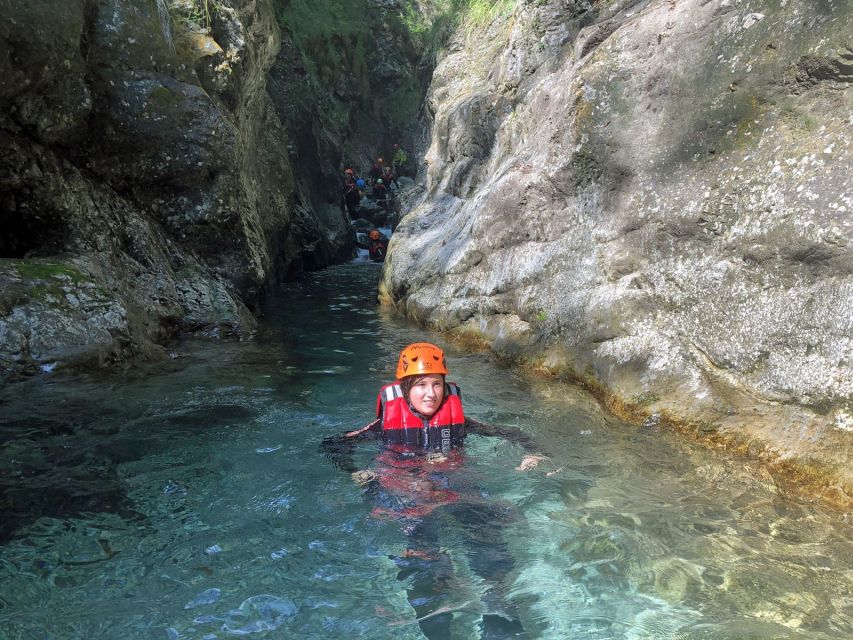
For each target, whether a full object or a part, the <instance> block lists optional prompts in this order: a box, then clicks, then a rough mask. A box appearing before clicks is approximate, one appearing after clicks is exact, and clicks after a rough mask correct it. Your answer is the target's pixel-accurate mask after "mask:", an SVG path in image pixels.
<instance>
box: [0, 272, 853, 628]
mask: <svg viewBox="0 0 853 640" xmlns="http://www.w3.org/2000/svg"><path fill="white" fill-rule="evenodd" d="M377 278H378V267H376V266H375V265H369V264H353V265H347V266H344V267H339V268H335V269H330V270H328V271H325V272H322V273H319V274H313V275H311V276H309V277H308V278H306V280H305V281H304V282H302V283H298V284H291V285H286V286H284V287H282V288H281V289H280V290H278V291H277V292H276V294H275V296H274V297H273V299H272V300H271V301H270V303H269V304H268V307H267V312H266V315H265V317H264V318H263V319H262V323H261V326H260V328H259V330H258V333H257V336H256V337H255V339H254V340H251V341H242V342H237V341H234V342H206V341H191V342H187V343H184V344H180V345H177V346H175V348H174V353H173V355H174V358H173V359H170V360H169V361H167V362H165V363H160V364H156V365H149V366H145V367H139V368H135V369H133V370H130V371H127V372H124V373H116V372H113V373H110V374H104V375H99V376H91V375H89V376H83V375H70V374H58V375H53V376H45V377H41V378H38V379H32V380H29V381H26V382H24V383H19V384H15V385H11V386H9V385H7V386H6V387H5V388H4V389H3V390H2V391H0V438H2V442H3V456H2V461H0V496H2V497H0V501H2V502H0V504H2V509H3V519H2V523H0V638H3V639H15V638H22V639H27V640H30V639H47V638H50V639H60V638H61V639H68V638H81V639H82V638H85V639H87V640H88V639H93V640H94V639H101V638H103V639H107V638H109V639H114V638H131V639H134V638H155V639H162V640H167V639H169V638H186V639H197V640H201V639H205V640H212V639H213V638H230V637H235V636H241V637H249V638H339V637H356V638H371V639H373V638H376V639H385V638H388V639H390V638H394V639H399V638H422V637H424V636H423V633H422V630H421V625H419V624H418V620H417V616H418V615H419V614H418V613H416V608H413V606H411V605H410V603H409V602H408V600H409V598H411V597H412V593H414V592H415V591H417V590H418V589H419V588H420V587H419V585H421V584H422V582H419V580H422V579H427V582H428V583H429V584H430V585H431V587H430V588H431V589H432V591H433V594H432V596H430V597H434V599H435V602H436V603H437V604H436V607H437V608H439V609H440V610H441V611H444V612H448V613H452V622H450V626H449V630H447V629H446V630H445V632H446V637H452V638H460V639H467V638H479V637H481V635H482V636H483V637H491V638H499V637H512V636H511V635H510V631H509V629H510V627H509V626H504V627H503V628H502V629H497V630H495V629H490V628H488V627H487V630H486V631H483V630H482V628H483V619H484V618H483V616H484V615H485V616H486V617H487V619H488V618H489V616H492V618H491V619H495V618H494V616H500V617H501V619H504V620H514V621H515V622H517V623H518V625H520V627H523V628H524V630H525V633H526V634H527V635H526V636H520V637H528V638H554V639H562V638H572V639H576V640H593V639H596V640H597V639H602V640H603V639H611V638H612V639H626V640H628V639H632V640H633V639H640V638H648V639H669V638H672V639H692V640H699V639H709V640H710V639H714V640H721V639H743V638H756V639H759V638H760V639H767V638H771V639H777V638H778V639H782V638H786V639H787V638H815V639H824V638H825V639H830V638H831V639H837V638H847V637H853V542H851V527H850V525H849V522H848V520H847V519H846V516H845V515H844V514H834V513H831V512H828V511H825V510H823V509H821V508H820V506H818V505H811V504H804V503H801V502H798V501H794V500H791V499H788V498H785V497H782V496H780V495H779V494H778V493H777V492H776V490H775V489H774V486H773V484H772V482H770V480H769V479H768V478H767V477H765V476H764V475H762V473H761V471H760V470H759V469H752V468H750V465H749V464H746V463H744V462H743V461H737V460H729V459H727V458H722V457H719V456H717V455H715V454H713V453H711V452H708V451H705V450H703V449H700V448H696V447H694V446H692V445H690V444H688V443H685V442H683V441H681V440H679V439H678V438H676V437H674V436H672V435H670V434H668V433H666V432H655V431H654V430H649V429H643V428H637V427H633V426H628V425H625V424H623V423H621V422H619V421H618V420H616V419H614V418H613V417H611V416H608V415H606V414H604V413H603V412H602V411H601V410H600V409H599V408H598V406H597V405H596V404H595V402H594V401H592V400H591V399H590V398H589V397H587V396H586V395H584V394H583V393H581V392H579V391H576V390H573V389H570V388H566V387H563V386H560V385H556V384H553V383H550V382H547V381H531V380H528V379H524V378H522V377H520V376H519V375H517V374H516V373H514V372H512V371H510V370H507V369H505V368H503V367H502V366H501V365H500V364H499V363H497V362H495V360H494V359H493V358H492V357H491V356H489V355H488V354H485V353H474V354H470V353H464V352H461V351H459V350H458V349H455V348H454V347H452V346H450V345H446V346H447V352H448V358H449V363H450V366H451V369H452V376H451V377H452V378H453V379H455V380H457V381H458V382H459V383H460V384H461V385H462V388H463V393H464V394H465V395H464V397H465V404H466V409H467V411H468V413H470V414H471V415H472V416H474V417H476V418H478V419H480V420H483V421H487V422H493V423H498V424H503V425H507V426H509V427H513V428H516V429H518V430H520V431H522V432H524V433H526V434H527V435H528V436H530V437H531V438H532V439H533V441H534V442H535V445H536V446H537V447H539V448H541V452H542V453H543V454H546V455H547V456H548V459H547V460H545V461H543V462H541V463H540V464H539V466H537V467H536V468H533V469H530V470H527V471H521V470H517V469H516V467H517V466H518V465H519V463H520V461H521V459H522V456H523V455H524V454H525V450H524V449H523V448H522V447H521V446H519V444H517V443H515V442H512V441H507V440H503V439H499V438H491V437H482V436H472V437H469V439H468V441H467V446H466V456H467V459H466V462H465V464H464V465H462V466H461V467H460V468H457V469H454V470H449V471H446V472H442V473H440V474H435V476H436V477H439V476H440V477H439V480H440V481H442V482H446V483H447V486H448V487H450V488H452V489H453V490H454V491H455V492H456V493H457V494H458V495H459V500H458V501H457V502H455V503H454V504H453V505H444V506H440V507H438V508H436V509H435V510H434V511H432V512H431V513H430V514H428V515H426V516H424V517H423V518H421V519H417V518H414V519H406V520H403V519H399V518H396V517H393V516H391V517H389V516H388V515H383V514H382V513H380V512H379V511H375V508H376V507H377V506H379V507H382V506H383V503H381V502H377V498H374V497H372V496H370V495H368V494H367V493H366V492H365V490H364V488H362V487H361V486H360V485H359V484H357V483H356V482H354V481H353V479H352V478H351V477H350V476H349V474H347V473H344V472H342V471H340V470H338V469H336V468H335V467H334V466H333V465H332V464H331V463H330V461H329V460H328V459H327V457H326V456H325V455H324V453H323V452H322V451H321V450H320V443H321V441H322V440H323V438H325V437H327V436H331V435H334V434H337V433H340V432H342V431H345V430H348V429H352V428H355V427H358V426H361V425H362V424H364V423H365V422H367V421H368V420H369V419H370V418H371V417H372V416H371V414H372V411H373V406H374V401H375V393H376V391H377V390H378V388H379V386H380V385H381V384H383V383H384V382H386V381H388V380H390V378H391V377H392V375H393V366H394V359H395V354H396V353H397V351H398V350H399V349H400V348H401V347H402V346H404V345H405V344H407V343H408V342H411V341H414V340H417V339H422V338H427V339H431V340H434V341H437V342H439V343H441V344H444V343H443V342H442V339H441V337H440V336H436V335H432V334H424V333H422V332H420V331H418V330H417V329H415V328H413V327H411V326H408V325H405V324H403V323H401V322H400V321H398V320H395V319H392V318H389V317H386V316H384V315H383V313H382V312H381V311H380V310H378V309H377V308H376V306H375V303H374V298H375V288H376V281H377ZM378 453H379V450H378V447H377V445H375V444H373V443H367V444H365V445H363V446H361V447H359V449H358V450H357V451H356V453H355V461H356V462H357V464H358V466H359V467H360V468H364V469H368V468H374V469H375V468H376V466H377V462H376V456H377V454H378ZM431 478H432V476H431ZM406 549H410V550H413V551H415V552H417V553H421V555H422V556H423V557H422V558H421V557H418V556H417V555H416V556H415V557H414V558H412V559H411V560H409V559H406V558H405V556H406V553H405V552H406ZM430 554H431V555H430ZM435 558H438V559H439V560H435ZM421 560H423V561H421ZM407 567H408V569H407ZM418 571H420V572H421V573H420V574H418V573H417V572H418ZM419 576H420V577H419ZM435 619H437V617H436V616H433V617H432V618H430V619H428V620H426V621H422V623H425V624H428V622H429V621H430V620H435ZM513 628H515V629H517V628H519V627H513ZM502 634H503V635H502ZM434 637H435V636H434Z"/></svg>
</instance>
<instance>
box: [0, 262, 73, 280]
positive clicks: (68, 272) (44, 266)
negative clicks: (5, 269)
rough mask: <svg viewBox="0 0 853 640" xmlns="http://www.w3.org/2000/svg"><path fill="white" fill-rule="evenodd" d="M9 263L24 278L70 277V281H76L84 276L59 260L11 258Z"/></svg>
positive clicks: (58, 278) (59, 278)
mask: <svg viewBox="0 0 853 640" xmlns="http://www.w3.org/2000/svg"><path fill="white" fill-rule="evenodd" d="M11 264H12V266H13V267H15V270H16V271H17V272H18V274H19V275H20V276H21V277H22V278H24V279H33V280H36V279H38V280H48V279H51V280H53V279H57V280H61V279H62V278H70V279H71V281H72V282H74V283H77V282H80V281H81V280H83V279H84V278H85V276H84V275H83V274H82V273H81V272H80V271H78V270H77V269H75V268H74V267H71V266H69V265H67V264H63V263H61V262H43V261H38V260H12V261H11Z"/></svg>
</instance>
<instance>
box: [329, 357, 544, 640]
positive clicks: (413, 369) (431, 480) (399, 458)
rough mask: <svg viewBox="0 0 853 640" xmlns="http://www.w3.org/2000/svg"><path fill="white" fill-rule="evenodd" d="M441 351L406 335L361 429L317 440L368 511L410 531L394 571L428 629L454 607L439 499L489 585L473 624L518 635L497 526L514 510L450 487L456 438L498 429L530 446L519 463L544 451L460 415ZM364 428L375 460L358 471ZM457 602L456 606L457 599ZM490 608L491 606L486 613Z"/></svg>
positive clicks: (508, 564) (441, 624)
mask: <svg viewBox="0 0 853 640" xmlns="http://www.w3.org/2000/svg"><path fill="white" fill-rule="evenodd" d="M447 373H448V369H447V362H446V360H445V357H444V352H443V351H442V350H441V349H440V348H438V347H437V346H435V345H434V344H430V343H428V342H416V343H414V344H410V345H409V346H407V347H406V348H405V349H403V350H402V352H401V353H400V356H399V359H398V362H397V380H395V381H394V382H393V383H391V384H388V385H385V386H384V387H382V389H381V390H380V392H379V397H378V398H377V401H376V419H375V420H373V421H372V422H371V423H369V424H367V425H365V426H364V427H362V428H361V429H358V430H355V431H350V432H347V433H345V434H343V435H342V436H337V437H332V438H327V439H326V440H324V442H323V449H324V450H325V451H326V453H327V454H328V455H329V457H330V458H331V459H332V461H333V462H334V464H335V465H336V466H338V467H339V468H341V469H343V470H345V471H348V472H349V473H351V474H352V476H353V478H354V479H355V480H356V481H357V482H358V483H359V484H361V485H362V486H363V487H365V492H366V493H367V494H368V495H370V496H371V497H372V498H373V500H374V503H375V504H376V506H375V508H374V510H373V514H374V515H376V516H380V517H391V518H394V519H396V520H398V521H399V522H401V524H402V525H403V527H402V528H403V531H404V532H405V533H406V535H407V536H408V539H409V544H408V548H407V549H406V551H405V552H404V553H403V555H402V556H394V561H395V562H396V563H397V565H398V566H399V567H400V573H399V574H398V578H399V579H400V580H403V579H409V580H410V586H409V588H408V598H409V602H410V604H411V605H412V607H413V608H414V610H415V612H416V614H417V616H418V624H419V625H420V627H421V630H422V631H423V633H424V635H426V637H427V638H430V639H431V640H433V639H438V638H449V637H450V624H451V621H452V619H453V610H454V607H453V606H452V604H451V603H450V602H449V598H452V593H451V592H450V589H449V588H448V587H449V586H450V585H452V584H454V583H455V580H453V568H452V563H451V561H450V557H449V556H448V555H447V553H446V552H444V551H442V550H441V545H440V537H441V536H440V534H441V528H442V527H441V526H440V523H439V522H438V520H437V519H436V516H437V515H438V514H435V515H433V516H431V515H430V514H432V513H433V512H434V511H435V510H436V509H438V508H439V507H442V508H443V510H444V511H448V512H450V513H451V515H452V516H453V518H454V519H455V520H456V522H457V523H458V524H460V525H461V530H462V531H463V532H466V533H468V534H471V537H474V536H476V541H475V544H473V545H469V546H470V550H469V553H468V554H467V555H468V556H469V561H470V564H471V566H472V568H473V569H474V570H475V572H476V573H477V574H479V575H480V576H481V577H482V578H483V579H484V580H486V581H487V582H488V583H489V584H492V585H493V587H492V588H490V589H489V594H490V600H491V602H488V601H485V600H486V598H483V600H484V602H483V603H482V604H481V606H485V608H486V612H485V613H484V614H483V620H482V623H481V629H482V637H484V638H486V637H488V638H510V637H512V638H524V637H527V635H526V634H525V633H524V629H523V628H522V627H521V624H520V622H519V621H518V620H517V619H515V616H514V613H513V610H512V607H511V606H508V604H507V602H506V601H505V599H504V598H503V597H502V592H503V591H504V586H505V585H504V582H505V580H504V579H505V578H506V576H507V574H508V573H509V572H510V570H511V569H512V566H513V562H512V558H511V556H510V554H509V551H508V549H507V548H506V544H505V543H504V541H503V539H502V535H501V528H502V527H501V526H500V525H501V523H506V522H507V520H508V515H511V514H512V513H513V511H512V509H511V508H509V509H508V508H507V505H496V504H491V503H489V502H488V501H484V500H483V497H482V495H481V492H475V491H470V490H469V491H468V492H465V491H461V492H460V491H457V490H456V489H457V488H458V487H455V486H454V483H453V480H454V479H455V475H456V474H455V473H454V472H458V471H459V470H460V469H461V467H462V464H463V462H464V453H463V449H462V446H463V443H464V440H465V437H466V436H467V435H468V434H470V433H477V434H481V435H487V436H497V437H501V438H505V439H508V440H511V441H514V442H517V443H518V444H520V445H521V446H522V447H523V448H524V449H525V450H527V451H528V452H530V453H529V454H528V455H526V456H524V458H523V459H522V461H521V464H520V465H519V466H518V467H516V469H518V470H527V469H530V468H533V467H535V466H536V465H537V464H538V463H539V462H540V461H541V460H543V459H544V458H543V457H542V456H540V455H536V454H534V453H532V452H533V451H535V449H534V447H533V442H532V440H531V438H530V437H529V436H527V435H526V434H524V433H523V432H522V431H520V430H517V429H510V428H506V427H497V426H492V425H487V424H484V423H482V422H478V421H476V420H473V419H471V418H470V417H468V416H466V415H465V412H464V410H463V408H462V393H461V391H460V389H459V386H458V385H457V384H455V383H453V382H448V381H447V380H446V378H445V376H446V375H447ZM371 435H375V436H378V437H381V439H382V440H383V442H384V446H383V449H382V452H381V453H380V454H379V456H378V458H377V459H376V464H375V465H372V468H370V469H364V470H360V469H358V468H357V467H356V466H355V465H354V463H353V458H352V456H353V450H354V446H355V443H356V442H358V441H360V440H363V439H365V438H367V437H370V436H371ZM456 608H457V609H458V608H459V607H456ZM495 611H497V612H495Z"/></svg>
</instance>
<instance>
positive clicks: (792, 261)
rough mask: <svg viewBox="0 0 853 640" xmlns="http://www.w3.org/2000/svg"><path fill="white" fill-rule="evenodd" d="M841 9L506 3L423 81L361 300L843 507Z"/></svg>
mask: <svg viewBox="0 0 853 640" xmlns="http://www.w3.org/2000/svg"><path fill="white" fill-rule="evenodd" d="M851 34H853V7H851V5H850V4H849V3H847V2H842V1H841V0H783V1H782V2H774V3H767V2H759V1H757V0H743V1H739V2H735V1H732V0H645V1H638V0H613V1H601V2H597V1H591V0H525V1H519V2H517V3H516V7H515V10H514V12H513V13H512V15H511V16H509V17H498V18H496V19H495V20H494V21H492V22H491V24H490V25H489V26H488V27H487V28H484V29H477V28H470V27H469V28H467V29H462V30H460V31H459V32H458V33H457V34H456V36H455V38H454V39H453V41H452V42H451V44H450V46H449V47H448V49H447V50H446V51H445V53H444V56H443V57H442V58H441V60H440V62H439V65H438V68H437V69H436V72H435V75H434V77H433V81H432V86H431V88H430V91H429V95H428V107H429V111H430V113H431V114H432V116H433V129H432V130H433V133H432V139H431V143H430V147H429V150H428V152H427V156H426V160H427V162H428V165H429V170H428V175H427V185H426V193H425V196H424V198H423V200H422V201H421V203H420V205H419V206H418V207H417V208H415V209H414V210H413V211H412V212H411V213H410V214H409V215H408V216H407V217H406V218H404V220H403V222H402V223H401V225H400V227H399V228H398V230H397V233H396V234H395V236H394V238H393V240H392V243H391V247H390V254H389V259H388V261H387V263H386V267H385V270H384V272H383V280H382V283H381V288H380V296H381V299H382V300H383V301H384V303H386V304H389V305H394V306H395V307H397V308H398V309H399V310H400V311H401V312H402V313H405V314H406V315H408V316H409V317H411V318H414V319H416V320H418V321H420V322H422V323H424V324H427V325H430V326H433V327H436V328H438V329H441V330H445V331H448V332H451V333H452V334H453V335H455V336H457V337H459V338H460V339H475V340H480V341H484V342H485V343H487V344H488V345H489V346H490V347H491V348H493V349H494V350H495V351H497V352H498V353H501V354H503V355H505V356H507V357H509V358H511V359H514V360H516V361H519V362H523V363H527V364H530V365H533V366H535V367H538V368H541V369H543V370H546V371H549V372H553V373H556V374H560V375H564V376H567V377H569V378H572V379H574V380H577V381H581V382H583V383H584V384H586V385H588V386H589V387H591V388H593V389H595V390H597V391H598V392H599V393H600V394H601V397H602V398H605V399H606V401H607V402H608V403H610V405H611V406H612V407H614V408H616V409H618V410H620V411H621V412H623V413H624V414H626V415H630V416H632V417H633V418H635V419H636V420H637V421H638V422H643V421H644V423H645V425H646V426H647V427H656V426H657V425H658V424H660V423H661V422H664V423H667V422H668V423H670V424H671V425H673V426H675V427H677V428H679V429H682V430H684V431H687V432H689V433H690V434H692V435H693V436H695V437H697V438H699V439H701V440H705V441H707V442H710V443H714V444H722V445H725V446H728V447H730V448H732V449H734V450H737V451H739V452H743V453H746V454H748V455H750V456H753V457H754V458H760V459H762V460H764V461H765V462H766V463H767V465H766V467H765V468H766V469H768V470H769V471H770V473H771V474H772V475H773V478H774V479H775V481H776V482H778V483H779V484H780V485H785V484H786V483H789V482H793V483H795V484H797V485H798V486H799V487H800V488H803V489H805V490H806V491H807V492H811V493H814V494H820V495H822V496H823V497H824V498H826V499H828V500H830V501H835V502H837V503H838V504H843V505H850V504H851V503H853V464H851V450H853V403H851V396H853V275H851V274H853V247H851V244H850V231H851V219H852V218H851V207H853V200H852V198H853V189H851V187H853V171H851V169H853V163H851V147H850V144H851V137H850V131H851V125H853V101H851V95H853V94H851V83H853V40H851Z"/></svg>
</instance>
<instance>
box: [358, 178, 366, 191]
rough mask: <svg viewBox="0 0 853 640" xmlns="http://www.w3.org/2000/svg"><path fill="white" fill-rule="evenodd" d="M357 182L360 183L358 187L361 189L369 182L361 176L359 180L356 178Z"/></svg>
mask: <svg viewBox="0 0 853 640" xmlns="http://www.w3.org/2000/svg"><path fill="white" fill-rule="evenodd" d="M355 183H356V184H357V185H358V188H359V189H363V188H364V186H365V185H366V184H367V183H366V182H365V181H364V180H362V179H361V178H359V179H358V180H356V181H355Z"/></svg>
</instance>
